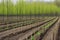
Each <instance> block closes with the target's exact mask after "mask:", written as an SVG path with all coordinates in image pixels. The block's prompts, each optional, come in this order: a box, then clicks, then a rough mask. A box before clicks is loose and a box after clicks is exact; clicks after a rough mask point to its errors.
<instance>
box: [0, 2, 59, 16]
mask: <svg viewBox="0 0 60 40" xmlns="http://www.w3.org/2000/svg"><path fill="white" fill-rule="evenodd" d="M59 10H60V8H59V7H57V6H56V5H55V4H54V3H41V2H31V3H30V2H23V1H19V2H17V4H15V5H14V4H13V3H12V2H11V1H8V4H7V2H2V3H0V14H4V15H7V14H8V15H17V14H18V15H30V14H55V13H58V14H59V13H60V11H59Z"/></svg>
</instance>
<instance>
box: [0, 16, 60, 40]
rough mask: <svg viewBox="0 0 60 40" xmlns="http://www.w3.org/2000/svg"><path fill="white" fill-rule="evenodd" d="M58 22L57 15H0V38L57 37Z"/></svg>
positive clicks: (10, 39)
mask: <svg viewBox="0 0 60 40" xmlns="http://www.w3.org/2000/svg"><path fill="white" fill-rule="evenodd" d="M3 19H4V21H3ZM59 23H60V18H59V17H40V16H39V17H37V16H36V17H34V16H31V17H29V16H28V17H26V16H23V17H21V16H18V17H16V16H11V17H10V16H9V17H6V16H5V17H2V16H0V40H50V38H51V37H50V36H51V35H53V36H52V37H54V38H51V39H52V40H53V39H58V38H57V37H59V36H58V29H59ZM47 34H48V35H47ZM45 36H46V37H45ZM47 37H49V38H47Z"/></svg>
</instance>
